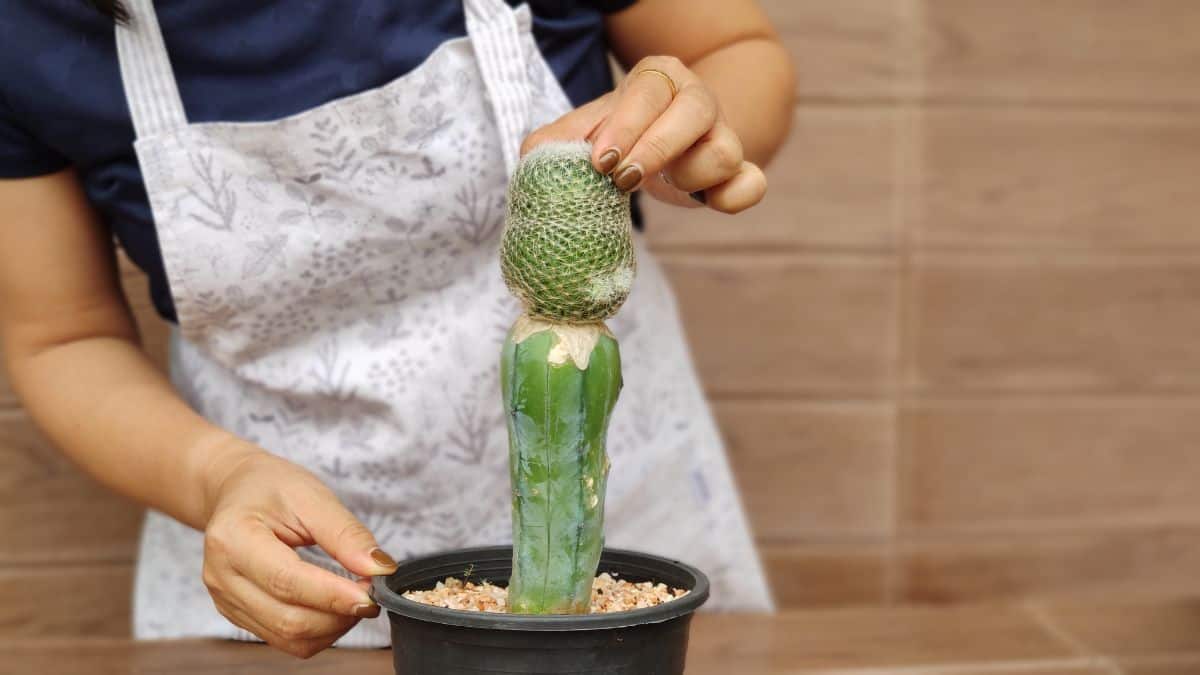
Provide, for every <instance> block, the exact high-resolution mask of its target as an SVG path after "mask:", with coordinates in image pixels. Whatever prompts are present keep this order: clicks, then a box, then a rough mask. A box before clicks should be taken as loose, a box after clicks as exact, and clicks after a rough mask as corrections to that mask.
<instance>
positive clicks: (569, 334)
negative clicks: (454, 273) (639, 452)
mask: <svg viewBox="0 0 1200 675" xmlns="http://www.w3.org/2000/svg"><path fill="white" fill-rule="evenodd" d="M589 158H590V147H589V146H588V145H587V144H586V143H554V144H548V145H544V146H541V147H539V148H537V149H535V150H534V151H533V152H531V153H530V154H529V155H528V156H526V158H525V159H524V160H522V162H521V164H520V166H518V167H517V171H516V175H514V177H513V180H512V184H511V187H510V190H509V211H508V219H507V221H506V224H505V232H504V237H503V240H502V243H501V251H500V262H501V270H502V272H503V274H504V279H505V282H506V284H507V285H508V287H509V289H510V290H511V291H512V292H513V294H514V295H516V296H517V297H518V298H519V299H520V300H521V301H522V303H523V304H524V306H525V310H526V313H525V314H524V315H522V316H521V317H520V318H518V319H517V321H516V323H515V324H514V325H513V327H512V330H511V331H510V332H509V335H508V337H507V338H506V340H505V342H504V347H503V351H502V356H501V383H502V387H501V388H502V394H503V397H504V405H505V410H506V413H507V415H506V419H507V423H508V435H509V467H510V473H511V479H512V489H513V574H512V578H511V579H510V581H509V607H510V611H512V612H514V613H521V614H581V613H586V612H587V611H588V606H589V603H590V599H591V587H592V579H593V578H594V577H595V575H596V569H597V567H598V565H599V562H600V552H601V550H602V549H603V546H604V533H603V529H604V494H605V487H606V483H607V477H608V466H609V464H608V455H607V452H606V450H605V440H606V436H607V434H608V424H609V419H610V418H611V415H612V411H613V406H614V405H615V404H616V401H617V396H618V394H619V392H620V389H621V360H620V353H619V350H618V347H617V341H616V339H615V338H614V337H613V335H612V333H611V332H609V330H608V328H607V327H606V326H605V325H604V323H603V321H604V319H606V318H608V317H610V316H612V315H613V314H615V313H616V311H617V309H618V308H619V307H620V306H621V304H622V303H623V302H624V301H625V298H626V297H627V296H628V294H629V288H630V285H631V284H632V281H633V274H634V257H633V245H632V241H631V223H630V216H629V197H628V195H626V194H624V193H622V192H621V191H620V190H618V189H616V187H615V186H614V185H613V184H612V180H611V179H610V178H608V177H607V176H604V175H602V174H600V173H599V172H597V171H596V170H595V169H593V168H592V165H591V161H590V159H589Z"/></svg>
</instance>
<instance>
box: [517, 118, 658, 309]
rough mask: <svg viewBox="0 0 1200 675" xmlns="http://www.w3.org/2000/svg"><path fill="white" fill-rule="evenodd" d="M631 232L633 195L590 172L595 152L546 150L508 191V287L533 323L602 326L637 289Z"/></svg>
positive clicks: (585, 147) (579, 147)
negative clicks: (634, 282)
mask: <svg viewBox="0 0 1200 675" xmlns="http://www.w3.org/2000/svg"><path fill="white" fill-rule="evenodd" d="M632 229H633V228H632V219H631V217H630V213H629V195H628V194H627V193H625V192H622V191H621V190H618V189H617V187H616V186H615V185H614V184H613V181H612V179H611V178H609V177H608V176H605V175H604V174H602V173H600V172H599V171H596V169H595V168H593V167H592V162H591V145H589V144H588V143H586V142H583V141H579V142H573V143H561V142H560V143H546V144H543V145H540V146H538V147H537V148H535V149H534V150H533V151H532V152H530V153H529V154H528V155H526V156H525V158H524V159H522V160H521V163H520V164H519V165H518V166H517V170H516V173H515V174H514V175H513V178H512V182H511V184H510V186H509V192H508V219H507V222H506V223H505V228H504V238H503V239H502V241H501V244H500V269H501V271H502V272H503V274H504V282H505V283H506V284H507V285H508V288H509V290H510V291H512V293H513V295H515V296H517V298H518V299H520V300H521V302H523V303H524V304H525V308H526V310H527V311H528V312H529V314H530V315H532V316H534V317H539V318H543V319H548V320H551V321H559V322H562V323H590V322H595V321H603V320H605V319H607V318H609V317H611V316H612V315H614V314H616V312H617V310H618V309H619V308H620V307H621V305H622V303H624V302H625V298H627V297H628V296H629V289H630V287H631V286H632V285H633V277H634V271H635V269H636V262H635V259H634V252H633V236H632Z"/></svg>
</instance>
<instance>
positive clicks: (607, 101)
mask: <svg viewBox="0 0 1200 675" xmlns="http://www.w3.org/2000/svg"><path fill="white" fill-rule="evenodd" d="M613 97H614V94H613V93H608V94H605V95H604V96H601V97H600V98H598V99H596V100H594V101H592V102H591V103H588V104H586V105H583V106H580V107H578V108H576V109H575V110H572V111H571V112H569V113H567V114H565V115H563V116H562V117H560V118H558V119H557V120H554V121H553V122H551V123H550V124H547V125H546V126H544V127H541V128H539V129H536V130H534V131H533V133H531V134H529V135H528V136H526V137H525V141H524V142H523V143H522V144H521V156H522V157H524V156H525V155H527V154H529V151H530V150H533V149H534V148H536V147H537V146H539V145H541V144H543V143H552V142H555V141H582V140H585V139H587V138H588V137H590V136H591V135H592V133H594V132H595V131H596V128H597V127H598V126H599V125H600V123H601V122H603V121H604V117H605V116H606V115H607V114H608V110H609V108H610V107H611V105H612V100H613ZM598 160H599V156H598V155H597V156H596V157H595V158H593V160H592V161H593V162H596V161H598ZM614 166H615V163H614ZM596 168H597V169H600V167H599V166H598V165H597V167H596ZM600 170H601V171H603V169H600ZM608 171H612V167H609V169H608ZM608 171H604V173H608Z"/></svg>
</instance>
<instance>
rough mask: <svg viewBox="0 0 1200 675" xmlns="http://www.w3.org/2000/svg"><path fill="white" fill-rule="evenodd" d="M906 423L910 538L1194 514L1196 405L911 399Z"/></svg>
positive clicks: (1198, 500)
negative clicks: (919, 534)
mask: <svg viewBox="0 0 1200 675" xmlns="http://www.w3.org/2000/svg"><path fill="white" fill-rule="evenodd" d="M902 416H903V423H902V424H901V427H902V428H903V429H904V430H905V434H906V443H905V448H906V461H905V470H904V474H905V475H904V478H903V483H902V485H903V487H902V489H901V493H902V495H903V508H902V513H901V521H900V522H901V528H902V529H903V530H906V531H915V532H930V531H945V530H959V531H967V532H974V533H978V532H980V531H982V530H988V529H992V530H1017V531H1022V530H1028V529H1030V528H1035V527H1039V526H1042V527H1045V526H1054V527H1059V528H1071V527H1077V526H1079V525H1080V524H1082V523H1085V522H1094V523H1103V522H1113V521H1127V522H1128V521H1138V522H1166V521H1169V520H1174V521H1176V522H1195V521H1196V516H1197V514H1200V484H1198V483H1197V482H1196V481H1195V480H1194V478H1193V477H1194V476H1197V475H1200V453H1197V452H1196V451H1195V449H1196V447H1197V446H1200V400H1156V399H1082V400H1079V399H1074V400H1064V399H1061V398H1052V399H1039V398H1029V397H1026V398H1021V399H1015V400H1014V399H998V400H982V401H974V402H963V401H953V400H951V401H934V402H922V403H916V404H914V405H912V406H910V407H908V408H907V409H906V410H904V411H903V412H902Z"/></svg>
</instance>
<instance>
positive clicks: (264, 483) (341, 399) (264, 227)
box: [0, 0, 793, 656]
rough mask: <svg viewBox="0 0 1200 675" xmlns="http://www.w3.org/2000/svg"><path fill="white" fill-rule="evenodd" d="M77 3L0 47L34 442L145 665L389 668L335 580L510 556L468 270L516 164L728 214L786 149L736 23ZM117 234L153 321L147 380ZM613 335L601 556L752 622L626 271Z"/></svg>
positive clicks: (652, 13)
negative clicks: (127, 539) (484, 551)
mask: <svg viewBox="0 0 1200 675" xmlns="http://www.w3.org/2000/svg"><path fill="white" fill-rule="evenodd" d="M14 4H15V7H14V6H13V5H14ZM93 4H95V5H96V7H84V6H80V5H78V4H76V2H75V0H52V1H49V0H36V1H35V0H19V1H18V2H16V3H10V6H9V7H8V8H7V9H6V13H5V16H4V17H3V18H0V34H3V35H4V43H5V44H6V46H7V47H8V48H7V49H5V50H4V54H3V56H0V76H2V78H3V79H2V80H0V176H3V177H4V178H5V179H4V180H0V329H2V331H3V332H2V335H3V340H4V354H5V357H6V362H7V367H8V370H9V372H10V373H11V379H12V382H13V384H14V387H15V388H16V389H17V391H18V392H19V394H20V395H21V397H22V400H23V402H24V403H25V405H26V406H27V407H28V409H29V411H30V413H31V414H32V415H33V416H34V418H35V419H36V420H37V421H38V423H39V424H40V425H41V426H42V427H43V428H44V429H45V431H46V432H47V433H48V435H49V436H50V437H51V438H52V439H53V440H54V441H55V442H56V443H57V444H58V445H59V446H61V447H62V448H63V450H64V451H65V452H67V453H68V454H69V455H70V456H71V457H72V458H73V459H74V460H75V461H76V462H78V463H79V464H80V465H81V466H82V467H83V468H84V469H85V470H87V471H88V472H89V473H91V474H92V475H93V476H95V477H96V478H97V479H99V480H100V481H102V482H104V483H106V484H107V485H109V486H110V487H112V488H113V489H114V490H116V491H118V492H120V493H122V494H125V495H128V496H130V497H132V498H135V499H137V500H139V501H141V502H143V503H145V504H147V505H148V506H149V507H150V508H151V511H150V514H149V515H148V517H147V521H146V524H145V528H144V532H143V539H142V544H141V552H140V561H139V570H138V576H137V581H136V597H135V633H136V635H137V636H138V637H143V638H152V637H176V636H222V637H232V638H240V639H253V637H255V636H256V637H257V638H260V639H262V640H265V641H266V642H268V643H270V644H272V645H274V646H276V647H279V648H280V649H283V650H286V651H288V652H290V653H292V654H296V655H300V656H308V655H311V654H314V653H316V652H318V651H320V650H321V649H323V648H325V647H327V646H329V645H331V644H332V643H334V642H335V641H337V640H339V639H340V640H341V642H340V644H343V645H359V646H364V645H381V644H386V643H387V634H386V630H385V628H384V626H383V625H381V623H380V621H381V620H369V621H362V622H361V624H359V622H360V620H361V619H364V618H367V619H370V618H374V617H377V616H378V614H379V608H378V607H376V606H374V605H373V604H372V603H371V601H370V599H369V598H368V597H367V595H366V592H365V588H366V584H365V582H364V581H362V579H361V577H366V576H369V575H375V574H385V573H388V572H390V571H392V570H393V569H394V567H395V562H394V558H393V557H392V555H395V556H409V555H416V554H421V553H425V552H428V551H432V550H436V549H444V548H450V547H458V546H464V545H473V544H484V543H496V542H500V541H503V540H504V538H505V535H506V532H507V529H508V518H509V515H508V486H507V473H506V470H505V464H506V461H507V457H506V452H505V442H506V441H505V434H504V429H503V426H504V425H503V423H502V419H501V418H500V416H499V415H500V410H499V405H500V404H499V400H498V387H497V383H496V380H495V378H496V361H497V353H498V352H497V349H498V345H499V344H500V340H501V338H502V336H503V333H504V330H505V328H506V326H507V324H508V323H510V322H511V321H512V319H513V318H514V317H515V316H516V315H517V312H518V308H517V307H516V305H515V304H514V301H513V300H512V299H511V298H510V297H509V296H508V294H507V292H506V291H505V290H504V287H503V284H502V282H501V281H500V278H499V274H498V273H497V267H496V249H497V245H498V235H499V227H500V225H501V222H502V212H503V206H504V191H505V182H506V178H507V176H508V175H509V173H510V171H511V170H512V168H513V166H514V165H515V163H516V161H517V159H518V157H519V154H520V152H521V150H522V141H524V148H525V149H528V148H529V147H532V146H534V145H536V144H537V143H540V142H543V141H546V140H552V139H581V138H586V139H589V140H591V141H592V142H593V147H594V148H595V151H594V155H593V161H594V163H595V165H596V167H597V168H598V169H599V170H601V171H604V172H606V173H610V174H611V175H612V176H613V177H614V180H615V181H616V183H617V184H618V185H619V186H620V187H621V188H622V189H626V190H630V191H632V190H639V189H644V190H645V191H646V192H648V193H650V194H651V195H653V196H654V197H655V198H658V199H661V200H664V201H667V202H670V203H672V204H677V205H680V206H687V207H700V206H701V205H706V206H707V207H708V208H712V209H716V210H718V211H724V212H729V213H734V212H738V211H741V210H743V209H745V208H748V207H750V206H752V205H753V204H754V203H756V202H757V201H758V200H759V199H761V198H762V196H763V193H764V191H765V189H766V183H765V180H764V178H763V176H762V173H761V171H760V170H759V168H758V165H759V164H761V163H763V162H765V161H766V160H767V159H768V157H769V156H770V155H771V154H772V152H773V151H774V150H775V148H776V147H777V146H778V144H779V143H780V142H781V140H782V138H783V136H784V135H785V133H786V129H787V126H788V120H789V118H790V107H791V99H792V95H793V89H792V72H791V68H790V65H789V63H788V59H787V57H786V56H785V52H784V51H783V49H782V48H781V47H780V45H779V44H778V42H777V41H776V39H775V37H774V34H773V31H772V29H771V27H770V25H769V23H768V21H767V19H766V18H765V17H764V16H763V14H762V13H761V11H760V10H759V9H758V8H757V7H756V6H755V4H754V2H753V0H642V1H641V2H636V3H634V2H633V0H557V1H554V2H551V1H549V0H547V1H545V2H533V3H532V8H531V7H530V6H524V5H522V6H519V7H516V6H513V5H510V4H505V3H504V2H502V1H501V0H464V1H463V2H461V3H459V2H446V1H442V0H436V1H435V0H408V1H406V2H395V1H392V2H385V1H384V0H359V1H357V2H338V3H333V2H327V3H323V2H307V3H242V2H234V1H233V0H203V1H200V2H196V1H194V0H193V1H190V2H182V1H177V0H168V1H164V2H159V3H157V4H155V3H152V2H151V1H150V0H122V2H121V3H117V2H112V1H108V2H95V3H93ZM608 48H611V49H612V51H613V52H614V53H615V54H616V56H617V57H618V58H619V59H620V61H621V62H622V63H623V64H625V66H626V67H627V68H629V70H630V72H631V74H630V75H629V76H628V77H627V78H626V79H624V80H623V83H622V84H621V85H620V87H618V88H617V89H616V90H615V91H611V92H609V91H607V90H608V89H610V88H611V84H612V83H611V81H610V79H609V77H608V72H609V71H608V69H607V62H606V50H607V49H608ZM668 55H669V56H668ZM606 92H607V93H606ZM573 105H581V107H579V108H577V109H575V110H573V111H572V106H573ZM531 132H532V133H531ZM113 237H115V239H116V240H117V242H118V243H119V244H120V245H121V246H122V247H123V248H124V249H125V250H126V252H127V253H128V254H129V256H130V258H132V259H133V260H134V261H135V262H136V263H137V264H138V265H139V266H140V267H142V269H144V270H145V271H146V272H147V274H148V275H149V277H150V280H151V287H152V292H153V298H154V301H155V305H156V307H157V308H158V310H159V312H160V313H161V314H162V315H163V317H164V318H166V319H167V320H169V321H172V322H174V323H175V324H176V325H177V329H176V330H174V331H173V333H172V342H171V382H168V380H167V379H166V378H164V377H162V376H160V375H159V373H158V372H157V371H156V370H155V368H154V367H153V365H152V364H151V363H150V362H149V361H148V360H147V359H146V357H145V356H144V355H143V354H142V352H141V351H140V350H139V348H138V338H137V335H136V332H135V329H134V324H133V322H132V321H131V319H130V314H129V311H128V309H127V307H126V306H125V305H124V303H123V300H122V296H121V294H120V291H119V288H118V280H117V274H116V270H115V263H114V253H113V246H112V244H111V242H112V240H113ZM612 326H613V329H614V330H615V331H616V333H617V334H618V335H619V336H620V337H621V339H622V349H623V352H625V354H626V356H625V358H626V363H627V366H626V371H627V383H626V391H625V394H624V396H623V400H622V404H621V405H620V406H619V412H618V414H617V417H616V419H614V422H613V429H612V433H611V437H610V445H611V448H610V449H611V453H612V456H613V462H614V466H615V467H616V468H615V469H614V471H613V478H612V485H611V487H610V502H609V503H610V507H609V518H610V525H609V530H608V531H609V541H610V543H611V544H613V545H618V546H621V545H624V546H635V547H637V548H639V549H643V550H649V551H656V552H660V553H665V554H670V555H676V556H680V557H686V558H687V559H688V560H690V561H694V562H696V563H697V564H699V565H700V566H702V567H704V568H705V569H707V570H708V571H709V572H710V573H711V574H712V575H713V577H714V580H715V582H716V584H715V588H716V593H715V597H714V604H715V605H716V606H722V607H736V608H743V609H767V608H769V607H770V601H769V598H768V594H767V590H766V584H765V582H764V580H763V577H762V573H761V570H760V566H759V563H758V561H757V558H756V556H755V553H754V551H753V547H752V544H751V538H750V536H749V534H748V533H747V530H746V525H745V522H744V517H743V515H742V512H741V510H740V507H739V505H738V500H737V496H736V492H735V490H734V487H733V483H732V480H731V478H730V475H729V471H728V467H727V464H726V461H725V458H724V454H723V451H722V449H721V447H720V443H719V441H718V439H717V436H716V432H715V429H714V426H713V423H712V421H711V418H710V416H709V415H708V412H707V410H706V408H705V406H704V403H703V399H702V396H701V394H700V391H699V388H698V386H697V383H696V379H695V376H694V373H693V372H692V370H691V366H690V364H689V362H688V357H687V353H686V348H685V346H684V343H683V338H682V335H681V333H680V330H679V326H678V321H677V319H676V318H675V313H674V306H673V301H672V299H671V295H670V292H669V290H668V288H667V287H666V285H665V282H664V280H663V278H662V274H661V271H660V270H659V268H658V267H657V265H656V264H655V263H654V262H653V260H652V258H650V257H649V256H648V255H647V254H646V253H645V251H641V267H640V274H639V278H638V281H637V283H636V285H635V291H634V293H633V296H632V297H631V298H630V301H629V303H628V305H627V306H626V308H625V309H624V310H623V311H622V313H621V314H620V315H619V316H618V317H617V319H616V320H615V321H614V322H613V323H612ZM384 551H388V552H390V553H391V555H389V553H385V552H384ZM356 624H359V625H358V627H357V628H355V626H356ZM352 628H354V630H353V631H351V629H352ZM343 636H345V637H343Z"/></svg>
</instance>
